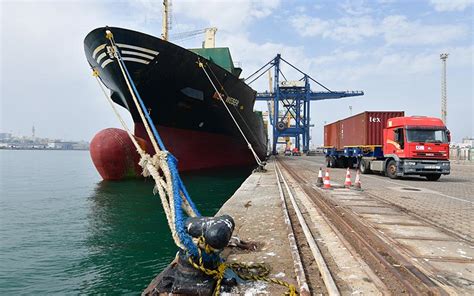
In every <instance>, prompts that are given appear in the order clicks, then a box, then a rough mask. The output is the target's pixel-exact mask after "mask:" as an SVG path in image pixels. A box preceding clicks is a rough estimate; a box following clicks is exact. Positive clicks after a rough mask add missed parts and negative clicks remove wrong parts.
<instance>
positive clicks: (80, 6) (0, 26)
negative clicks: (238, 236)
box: [0, 0, 474, 145]
mask: <svg viewBox="0 0 474 296" xmlns="http://www.w3.org/2000/svg"><path fill="white" fill-rule="evenodd" d="M161 3H162V1H161V0H156V1H149V0H133V1H132V0H129V1H126V0H123V1H89V0H84V1H69V0H63V1H38V0H36V1H5V0H0V14H1V18H0V40H1V41H0V42H1V47H0V59H1V60H0V67H1V72H0V132H12V133H13V134H15V135H31V129H32V126H33V125H34V126H35V129H36V136H38V137H49V138H61V139H68V140H86V141H90V140H91V139H92V137H93V136H94V135H95V134H96V133H97V132H98V131H100V130H102V129H104V128H108V127H120V125H119V122H118V120H117V119H116V117H115V115H114V114H113V112H112V110H111V108H110V106H109V105H108V103H107V101H106V100H105V98H104V96H103V94H102V93H101V90H100V88H99V86H98V85H97V82H96V81H95V79H94V78H93V77H92V76H91V70H90V68H89V65H88V63H87V61H86V58H85V55H84V50H83V40H84V37H85V36H86V35H87V33H88V32H90V31H92V30H93V29H94V28H96V27H101V26H104V25H109V26H118V27H125V28H129V29H133V30H137V31H141V32H144V33H148V34H152V35H155V36H160V35H161V21H162V19H161V18H162V16H161V10H162V4H161ZM473 9H474V5H473V0H411V1H409V0H404V1H392V0H374V1H363V0H360V1H357V0H354V1H302V0H301V1H300V0H285V1H279V0H234V1H222V0H221V1H218V0H201V1H178V0H175V1H172V10H171V11H172V24H171V31H170V34H177V33H182V32H187V31H193V30H198V29H203V28H206V27H211V26H213V27H217V28H218V31H217V35H216V46H218V47H219V46H222V47H229V48H230V50H231V53H232V56H233V59H234V62H236V63H238V64H239V65H240V66H241V67H242V68H243V73H242V77H246V76H248V75H249V74H251V73H252V72H253V71H255V70H256V69H258V68H260V67H261V66H263V65H264V64H265V63H266V62H268V61H269V60H271V59H272V58H274V57H275V56H276V54H277V53H280V54H281V55H282V57H283V58H285V59H286V60H287V61H289V62H291V63H292V64H293V65H295V66H297V67H299V68H300V69H301V70H303V71H305V72H306V73H308V74H310V75H311V76H312V77H314V78H315V79H316V80H318V81H319V82H321V83H323V84H324V85H325V86H327V87H328V88H329V89H331V90H363V91H364V92H365V95H364V96H362V97H354V98H345V99H340V100H327V101H318V102H313V103H312V105H311V109H312V112H311V123H312V124H313V125H314V127H313V128H312V129H311V138H312V140H311V144H313V145H319V144H322V141H323V140H322V137H323V126H324V124H325V123H330V122H333V121H336V120H339V119H342V118H345V117H348V116H350V114H351V113H350V110H349V106H352V114H357V113H360V112H363V111H385V110H390V111H398V110H400V111H405V112H406V114H407V115H425V116H435V117H440V114H441V111H440V109H441V99H440V97H441V61H440V59H439V55H440V53H444V52H446V53H449V57H448V60H447V94H448V119H447V125H448V128H449V129H450V130H451V134H452V137H453V140H454V141H461V139H462V138H463V137H474V121H473V113H474V106H473V101H474V100H473V85H474V83H473V82H474V68H473V64H474V54H473V52H474V51H473V49H474V46H473V38H474V37H473V36H474V34H473V20H474V17H473V16H474V11H473ZM202 39H203V36H196V38H193V39H189V40H185V41H176V43H177V44H178V45H181V46H183V47H188V48H190V47H199V46H200V44H201V42H202ZM283 71H284V73H285V76H286V77H287V78H288V79H289V80H297V79H299V78H301V76H299V75H294V74H295V73H293V72H291V71H289V69H285V68H283ZM286 71H288V72H286ZM265 76H266V75H265ZM251 86H252V87H253V88H254V89H255V90H257V91H265V90H267V89H268V81H267V80H266V79H265V78H262V79H260V80H258V81H256V82H255V83H254V84H252V85H251ZM311 87H312V90H313V91H321V90H322V89H321V88H320V87H318V86H317V85H316V84H313V85H312V86H311ZM256 109H258V110H264V111H265V110H266V104H263V103H259V104H257V105H256ZM123 115H124V116H125V117H126V118H127V120H128V121H129V122H131V118H130V116H129V115H128V114H127V113H126V112H123Z"/></svg>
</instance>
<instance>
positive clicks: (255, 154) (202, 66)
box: [199, 62, 263, 166]
mask: <svg viewBox="0 0 474 296" xmlns="http://www.w3.org/2000/svg"><path fill="white" fill-rule="evenodd" d="M199 67H201V68H202V70H203V71H204V73H205V74H206V76H207V79H209V82H210V83H211V85H212V87H213V88H214V90H215V91H216V93H217V95H218V96H219V99H220V101H221V102H222V104H224V107H225V108H226V109H227V112H228V113H229V115H230V117H231V118H232V120H233V121H234V123H235V125H236V126H237V128H238V129H239V131H240V133H241V134H242V137H243V138H244V140H245V142H247V147H248V148H249V149H250V151H252V154H253V157H254V158H255V161H256V162H257V164H258V165H259V166H263V163H262V161H261V160H260V158H259V157H258V155H257V153H256V152H255V150H254V149H253V147H252V144H251V143H250V142H249V140H248V139H247V137H246V136H245V134H244V132H243V131H242V129H241V128H240V125H239V123H238V122H237V120H236V119H235V118H234V115H232V112H230V109H229V107H227V104H226V103H225V101H224V99H223V98H222V96H221V93H220V92H219V91H218V90H217V88H216V86H215V84H214V82H213V81H212V79H211V77H209V74H207V71H206V69H205V68H204V64H203V63H202V62H199Z"/></svg>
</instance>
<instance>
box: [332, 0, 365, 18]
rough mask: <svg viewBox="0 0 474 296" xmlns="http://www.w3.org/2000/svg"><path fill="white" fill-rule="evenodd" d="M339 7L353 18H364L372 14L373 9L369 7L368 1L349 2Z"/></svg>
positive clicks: (353, 0)
mask: <svg viewBox="0 0 474 296" xmlns="http://www.w3.org/2000/svg"><path fill="white" fill-rule="evenodd" d="M339 6H340V7H341V8H342V9H343V10H344V12H345V13H346V14H349V15H352V16H362V15H367V14H369V13H371V12H372V8H370V7H369V6H368V5H367V1H365V0H348V1H345V2H344V3H342V4H340V5H339Z"/></svg>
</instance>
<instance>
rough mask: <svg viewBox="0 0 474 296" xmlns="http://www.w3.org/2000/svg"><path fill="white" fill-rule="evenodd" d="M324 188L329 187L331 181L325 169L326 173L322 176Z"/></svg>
mask: <svg viewBox="0 0 474 296" xmlns="http://www.w3.org/2000/svg"><path fill="white" fill-rule="evenodd" d="M324 189H331V181H330V180H329V171H328V170H326V175H325V176H324Z"/></svg>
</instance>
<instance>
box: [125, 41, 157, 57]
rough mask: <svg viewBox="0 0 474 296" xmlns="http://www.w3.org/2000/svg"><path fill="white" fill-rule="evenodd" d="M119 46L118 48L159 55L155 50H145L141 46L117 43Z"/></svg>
mask: <svg viewBox="0 0 474 296" xmlns="http://www.w3.org/2000/svg"><path fill="white" fill-rule="evenodd" d="M117 46H118V47H121V48H130V49H135V50H139V51H143V52H147V53H151V54H153V55H157V54H158V52H157V51H154V50H151V49H148V48H143V47H140V46H135V45H128V44H123V43H117Z"/></svg>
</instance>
